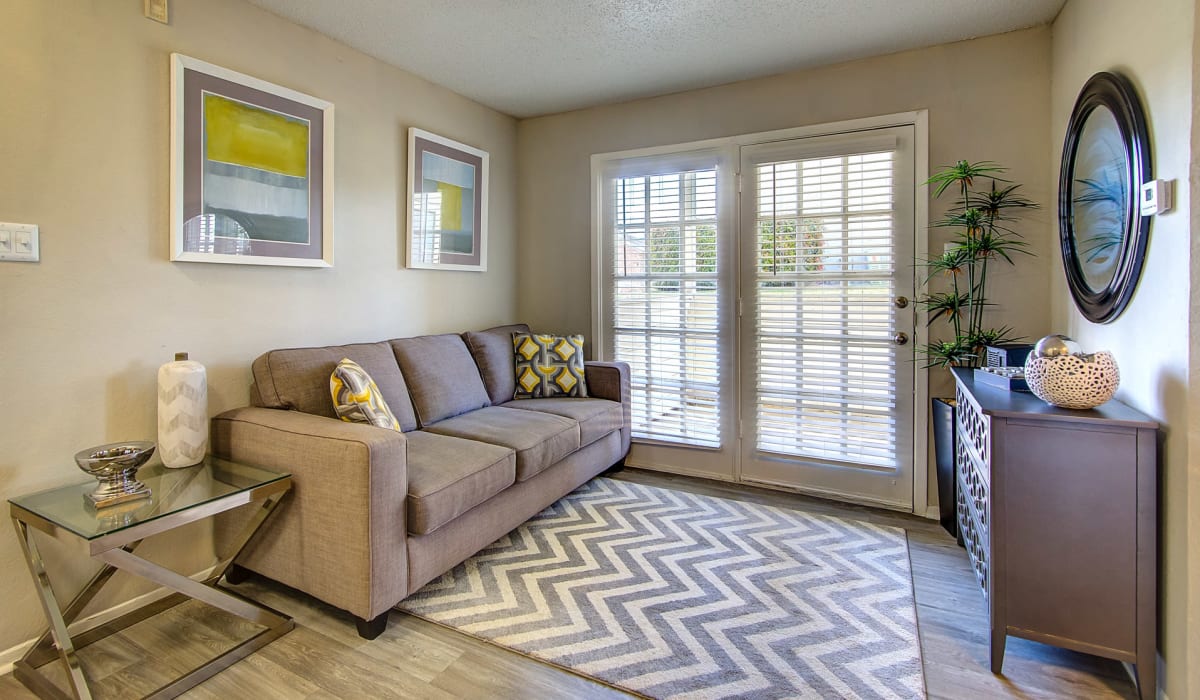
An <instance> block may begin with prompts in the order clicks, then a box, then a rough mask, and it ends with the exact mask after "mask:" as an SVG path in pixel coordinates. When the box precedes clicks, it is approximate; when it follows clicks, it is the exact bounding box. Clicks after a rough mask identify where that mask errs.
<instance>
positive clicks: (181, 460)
mask: <svg viewBox="0 0 1200 700" xmlns="http://www.w3.org/2000/svg"><path fill="white" fill-rule="evenodd" d="M207 452H208V377H207V374H206V373H205V371H204V365H202V364H200V363H199V362H193V361H191V360H189V359H188V355H187V353H186V352H180V353H175V361H174V362H168V363H167V364H165V365H163V366H162V367H159V368H158V454H159V456H160V457H162V461H163V464H164V465H166V466H168V467H173V468H178V467H190V466H192V465H193V464H199V463H200V462H201V461H202V460H203V459H204V455H205V454H206V453H207Z"/></svg>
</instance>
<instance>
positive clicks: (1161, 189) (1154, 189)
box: [1141, 180, 1175, 216]
mask: <svg viewBox="0 0 1200 700" xmlns="http://www.w3.org/2000/svg"><path fill="white" fill-rule="evenodd" d="M1173 184H1175V181H1174V180H1151V181H1150V182H1147V183H1144V184H1143V185H1142V207H1141V208H1142V216H1154V215H1155V214H1161V213H1163V212H1165V211H1169V210H1170V209H1171V189H1172V188H1171V185H1173Z"/></svg>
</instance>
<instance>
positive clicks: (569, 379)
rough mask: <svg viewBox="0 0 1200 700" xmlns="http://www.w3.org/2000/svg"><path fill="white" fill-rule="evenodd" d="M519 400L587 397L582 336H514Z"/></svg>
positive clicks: (517, 395) (525, 334) (529, 334)
mask: <svg viewBox="0 0 1200 700" xmlns="http://www.w3.org/2000/svg"><path fill="white" fill-rule="evenodd" d="M512 345H513V359H514V360H515V362H516V366H515V367H514V370H515V374H516V377H517V391H516V394H515V395H514V396H513V398H517V399H549V398H553V397H555V396H577V397H585V396H587V395H588V394H587V382H586V381H585V378H584V376H583V336H582V335H542V334H538V333H517V334H514V335H513V339H512Z"/></svg>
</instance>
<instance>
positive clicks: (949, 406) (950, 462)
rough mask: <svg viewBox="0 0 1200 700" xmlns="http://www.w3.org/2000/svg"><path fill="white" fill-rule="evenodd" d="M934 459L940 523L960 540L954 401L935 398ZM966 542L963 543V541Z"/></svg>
mask: <svg viewBox="0 0 1200 700" xmlns="http://www.w3.org/2000/svg"><path fill="white" fill-rule="evenodd" d="M932 408H933V459H934V464H935V465H936V467H937V489H938V520H939V521H941V523H942V527H943V528H945V529H946V532H948V533H950V536H951V537H956V538H957V537H958V480H957V479H956V478H955V474H954V456H955V452H956V451H957V450H958V444H957V438H956V435H955V430H954V399H933V404H932ZM959 543H960V544H961V543H962V540H961V539H960V540H959Z"/></svg>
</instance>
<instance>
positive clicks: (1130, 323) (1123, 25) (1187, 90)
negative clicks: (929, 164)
mask: <svg viewBox="0 0 1200 700" xmlns="http://www.w3.org/2000/svg"><path fill="white" fill-rule="evenodd" d="M1193 12H1194V3H1193V0H1161V1H1160V2H1152V3H1130V2H1123V1H1122V0H1103V1H1101V0H1086V1H1085V0H1071V2H1068V3H1067V5H1066V7H1065V8H1064V9H1063V11H1062V13H1061V14H1060V15H1059V17H1058V19H1057V20H1056V21H1055V22H1054V25H1053V30H1052V33H1053V38H1052V45H1053V49H1052V72H1051V104H1052V106H1051V122H1050V125H1051V128H1050V138H1051V142H1052V144H1054V145H1056V146H1057V147H1058V148H1059V149H1061V144H1062V142H1063V138H1064V136H1065V135H1066V125H1067V121H1068V120H1069V118H1070V115H1071V109H1072V106H1073V105H1074V103H1075V98H1076V96H1077V95H1078V94H1079V90H1080V88H1082V87H1083V84H1084V82H1086V81H1087V79H1088V78H1089V77H1090V76H1091V75H1092V74H1094V73H1096V72H1097V71H1103V70H1116V71H1120V72H1121V73H1124V74H1125V75H1126V76H1128V77H1129V78H1130V79H1132V80H1133V82H1134V84H1135V85H1136V86H1137V88H1138V92H1139V93H1140V95H1141V97H1142V100H1143V106H1144V107H1145V109H1146V112H1147V119H1148V121H1149V125H1150V132H1151V140H1152V142H1153V146H1152V154H1153V160H1154V174H1155V177H1158V178H1162V179H1174V180H1176V181H1177V183H1176V184H1177V187H1176V189H1175V197H1176V201H1175V210H1174V211H1172V212H1169V213H1167V214H1164V215H1162V216H1159V217H1156V218H1155V220H1154V223H1153V224H1152V229H1151V234H1150V244H1149V247H1148V249H1147V253H1146V262H1145V267H1144V268H1143V270H1142V278H1141V282H1140V283H1139V284H1138V287H1137V292H1136V293H1135V294H1134V296H1133V299H1132V301H1131V302H1130V304H1129V306H1128V307H1127V308H1126V309H1125V312H1124V314H1122V315H1121V317H1120V318H1118V319H1116V320H1115V321H1113V322H1112V323H1109V324H1107V325H1096V324H1093V323H1090V322H1088V321H1087V320H1086V319H1084V318H1083V317H1082V316H1081V315H1080V314H1079V312H1078V310H1077V309H1076V308H1075V306H1074V304H1073V302H1072V301H1071V298H1070V294H1069V292H1068V291H1067V286H1066V278H1065V275H1064V274H1063V272H1062V260H1061V255H1058V254H1056V255H1055V260H1054V265H1055V267H1054V268H1053V269H1052V274H1051V294H1050V298H1051V300H1052V302H1053V312H1052V316H1051V320H1052V322H1053V325H1054V328H1055V330H1056V331H1059V332H1063V333H1066V334H1067V335H1070V336H1072V337H1074V338H1075V339H1077V340H1078V341H1079V342H1080V343H1081V344H1082V345H1083V347H1084V348H1085V349H1089V350H1099V349H1108V350H1111V351H1113V353H1114V354H1115V355H1116V358H1117V364H1118V365H1119V366H1120V368H1121V388H1120V390H1119V391H1118V394H1117V398H1118V399H1120V400H1122V401H1124V402H1126V403H1128V404H1130V405H1132V406H1134V407H1136V408H1138V409H1140V410H1142V411H1144V412H1145V413H1147V414H1149V415H1151V416H1153V417H1154V418H1155V419H1157V420H1159V421H1160V422H1161V423H1162V424H1163V430H1164V432H1165V435H1166V454H1165V456H1164V461H1163V473H1162V478H1163V486H1162V493H1163V500H1162V501H1161V502H1160V504H1159V508H1160V520H1161V523H1162V528H1161V533H1162V542H1161V547H1160V551H1161V552H1162V556H1163V561H1162V562H1161V565H1160V572H1161V574H1160V575H1161V581H1160V585H1159V587H1160V590H1161V596H1162V597H1161V615H1160V619H1161V621H1162V629H1161V630H1160V635H1159V639H1160V646H1159V650H1160V652H1161V653H1162V655H1163V657H1164V660H1165V662H1166V668H1167V677H1166V679H1165V683H1164V684H1163V688H1164V690H1165V691H1166V692H1167V693H1168V695H1169V696H1170V697H1171V698H1175V699H1178V698H1189V697H1195V696H1196V695H1197V694H1198V693H1200V681H1197V673H1200V670H1198V666H1200V646H1197V645H1196V644H1195V639H1194V635H1195V634H1196V625H1197V618H1196V616H1197V614H1198V613H1197V605H1198V604H1200V599H1197V597H1196V595H1195V590H1196V578H1197V569H1196V566H1197V557H1196V556H1195V553H1196V551H1197V548H1196V539H1197V537H1198V536H1200V534H1198V531H1197V530H1196V529H1194V528H1191V529H1189V527H1188V522H1189V513H1188V494H1189V488H1190V489H1191V490H1192V491H1193V492H1194V491H1195V489H1196V477H1195V467H1194V466H1193V467H1192V468H1191V470H1190V471H1191V473H1192V475H1193V476H1192V482H1191V484H1189V480H1188V474H1189V466H1188V464H1189V446H1188V394H1189V391H1188V378H1189V367H1188V363H1189V356H1188V353H1189V349H1190V344H1191V342H1190V341H1189V335H1188V322H1189V310H1190V309H1189V293H1188V290H1189V284H1190V282H1191V276H1192V275H1193V274H1194V273H1192V272H1191V271H1190V269H1189V252H1190V244H1189V242H1188V241H1189V239H1190V236H1191V220H1190V219H1191V208H1190V199H1191V192H1190V191H1189V186H1188V175H1189V171H1190V167H1191V152H1192V104H1193V91H1192V85H1193V76H1192V65H1193V48H1192V47H1193V38H1194V37H1193V21H1194V18H1193ZM1059 155H1060V154H1059V151H1058V150H1056V151H1055V156H1054V158H1053V159H1052V162H1051V164H1050V167H1051V168H1052V171H1053V173H1054V174H1057V172H1058V167H1059V165H1058V164H1059ZM1190 288H1191V290H1192V292H1191V293H1192V294H1195V289H1196V288H1195V286H1191V287H1190ZM1193 366H1195V365H1193ZM1192 393H1195V392H1194V391H1193V392H1192ZM1192 449H1193V450H1194V449H1196V448H1195V447H1193V448H1192ZM1191 460H1192V461H1193V462H1194V461H1195V455H1194V454H1193V455H1191ZM1194 509H1195V506H1194V505H1193V510H1194ZM1192 517H1195V516H1194V515H1193V516H1192ZM1189 538H1190V540H1191V542H1190V543H1189ZM1189 548H1190V550H1191V552H1192V553H1193V556H1192V557H1190V558H1189V556H1188V553H1189ZM1189 569H1190V571H1189ZM1189 586H1190V587H1191V590H1192V597H1191V600H1190V601H1189V599H1188V596H1189V593H1188V591H1189ZM1189 617H1190V619H1191V621H1190V628H1191V632H1190V634H1192V635H1193V641H1192V642H1191V644H1189V643H1188V640H1187V635H1188V634H1189ZM1189 667H1190V668H1189ZM1189 674H1191V678H1190V679H1189V678H1188V675H1189Z"/></svg>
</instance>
